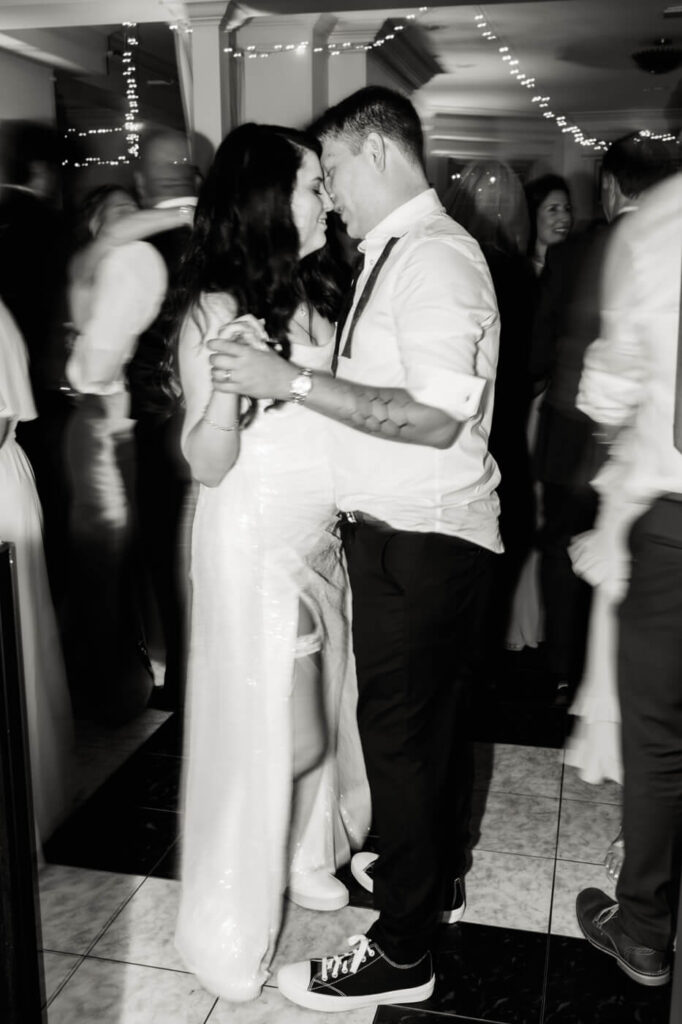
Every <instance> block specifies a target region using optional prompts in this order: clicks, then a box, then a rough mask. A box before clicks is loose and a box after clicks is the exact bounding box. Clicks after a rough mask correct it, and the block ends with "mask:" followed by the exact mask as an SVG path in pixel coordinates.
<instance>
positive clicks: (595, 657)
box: [547, 133, 676, 880]
mask: <svg viewBox="0 0 682 1024" xmlns="http://www.w3.org/2000/svg"><path fill="white" fill-rule="evenodd" d="M675 155H676V153H675V149H674V148H673V147H671V146H670V144H667V143H665V142H663V141H662V140H660V139H651V138H648V137H647V136H646V135H643V134H640V133H632V134H629V135H626V136H624V137H623V138H621V139H618V140H616V141H615V142H613V143H612V144H611V146H610V147H609V149H608V151H607V153H606V154H605V156H604V159H603V162H602V168H601V199H602V207H603V209H604V215H605V217H606V220H607V221H608V224H609V226H608V227H607V226H606V225H598V226H597V227H596V228H594V229H593V230H592V231H590V232H589V233H588V235H587V236H586V237H585V240H584V241H582V244H581V245H580V246H578V247H577V249H576V251H577V252H578V253H580V252H581V251H582V250H583V249H585V252H584V265H583V267H582V268H579V270H578V271H577V273H576V274H574V275H573V276H577V287H578V291H576V293H575V294H574V295H573V296H572V299H571V304H570V305H569V306H568V307H567V318H566V325H567V327H572V328H573V335H572V337H571V336H570V335H568V334H567V335H566V336H565V337H564V336H562V337H559V338H558V339H557V350H556V356H555V359H554V361H555V365H556V370H555V373H554V375H553V379H554V380H556V381H557V383H558V384H560V383H561V378H562V377H564V378H568V377H569V374H571V382H572V383H573V381H575V378H576V377H577V376H578V375H579V373H580V370H581V365H582V361H583V357H584V350H585V347H586V344H585V342H590V340H594V338H596V337H598V334H599V303H600V292H599V286H600V281H601V274H602V266H603V259H604V255H605V253H606V247H607V243H608V241H609V239H610V238H611V237H612V233H613V231H614V230H615V228H616V226H617V224H618V223H619V222H620V219H621V217H623V216H624V215H626V214H629V213H631V212H632V211H634V210H636V209H637V207H638V205H639V203H640V199H641V198H643V197H644V195H645V194H646V190H647V189H648V188H650V187H651V186H652V185H654V184H656V183H657V182H658V181H659V180H661V179H663V178H664V177H666V176H668V175H669V174H671V173H673V172H674V170H675V163H674V157H675ZM586 243H589V244H586ZM567 245H568V246H570V245H571V243H570V242H569V243H567ZM590 336H591V337H590ZM572 340H574V341H575V343H576V345H577V350H576V351H575V352H574V353H572V352H571V350H570V349H569V350H568V352H566V353H565V354H564V353H563V351H562V348H563V345H564V343H568V344H570V343H571V341H572ZM572 355H573V356H574V358H573V359H572V360H571V356H572ZM571 362H572V363H573V366H571ZM564 364H566V365H567V369H566V370H564V369H563V366H564ZM553 394H554V388H553V386H552V385H550V389H549V394H548V401H549V398H550V396H553ZM570 394H571V398H572V405H573V412H571V407H570V406H569V407H567V408H565V411H564V410H562V409H561V407H560V406H557V408H556V410H552V412H551V413H550V415H549V419H548V421H547V423H548V424H549V425H550V426H551V424H552V422H553V421H555V422H556V432H557V435H558V436H559V437H560V438H561V437H562V436H563V437H564V449H563V452H562V451H558V452H556V456H555V464H558V461H559V459H560V457H561V455H562V454H563V455H564V457H567V454H568V453H575V456H574V458H573V460H572V465H573V467H574V477H573V480H574V481H575V482H576V483H579V482H581V481H586V480H592V485H593V487H594V488H595V490H596V492H597V493H598V494H599V496H600V499H601V500H600V509H599V515H598V518H597V522H596V524H595V529H594V530H593V531H590V532H589V533H586V534H585V535H584V536H580V537H579V538H578V539H577V540H576V541H574V542H573V544H572V545H571V548H570V554H571V558H572V560H573V569H574V571H575V572H576V573H578V574H579V575H580V576H582V577H583V578H584V579H585V580H587V582H588V583H589V584H590V585H591V586H593V587H594V588H595V589H594V593H593V598H592V611H591V615H590V628H589V638H588V644H587V660H586V665H585V671H584V674H583V678H582V682H581V685H580V688H579V690H578V693H577V695H576V699H575V701H574V702H573V705H572V707H571V713H572V714H573V715H575V716H576V721H575V723H574V727H573V731H572V734H571V737H570V740H569V743H568V748H567V751H566V760H567V762H568V763H569V764H572V765H574V766H575V767H577V768H578V770H579V771H580V773H581V776H582V778H583V779H584V780H585V781H586V782H592V783H599V782H602V781H603V780H604V779H605V778H606V779H613V780H615V781H616V782H621V781H622V762H621V752H620V725H619V722H620V714H619V710H618V699H617V694H616V664H615V661H616V635H615V627H616V608H617V604H618V603H619V601H620V600H621V599H622V597H623V595H624V592H625V588H626V587H627V579H628V573H629V564H628V558H627V557H626V542H625V538H626V535H627V531H628V530H629V528H630V526H631V524H632V519H633V516H635V515H637V514H638V505H637V504H632V503H628V502H625V501H624V500H623V490H622V486H621V484H622V480H623V479H624V477H626V476H627V474H628V473H629V465H628V462H627V461H623V460H622V459H621V457H620V455H621V445H618V446H615V447H614V449H612V451H611V452H610V454H609V458H608V462H607V464H606V465H604V467H603V469H602V470H601V471H600V472H599V474H598V475H597V476H596V477H595V478H594V479H592V474H593V472H594V471H595V470H596V468H597V466H598V464H599V462H600V461H601V459H600V458H599V457H598V456H597V451H598V450H601V452H602V458H603V456H604V455H605V454H606V453H607V452H608V446H604V445H603V444H601V445H599V446H597V444H596V438H594V436H593V424H592V422H591V421H590V420H587V419H586V418H583V419H582V420H581V418H580V417H581V413H580V411H579V410H578V409H577V408H575V400H576V398H577V386H576V387H575V388H572V389H571V392H570ZM571 428H572V431H573V433H571ZM553 443H554V439H553V438H552V437H551V435H550V437H549V439H548V444H550V445H551V444H553ZM566 585H567V586H571V583H570V581H568V580H567V584H566ZM576 642H582V638H581V637H578V638H576ZM619 845H620V843H619V841H616V849H614V850H612V851H611V854H610V857H609V859H610V862H611V863H610V864H609V867H610V874H611V876H612V877H613V878H614V880H616V878H617V874H618V870H619V869H620V860H621V859H622V855H621V856H618V855H617V847H618V846H619Z"/></svg>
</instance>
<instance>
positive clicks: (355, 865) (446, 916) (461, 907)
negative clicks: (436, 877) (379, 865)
mask: <svg viewBox="0 0 682 1024" xmlns="http://www.w3.org/2000/svg"><path fill="white" fill-rule="evenodd" d="M377 859H378V854H376V853H370V852H369V850H362V851H361V852H360V853H356V854H355V855H354V856H353V858H352V859H351V862H350V870H351V874H352V876H353V878H354V879H355V881H356V882H358V883H359V884H360V885H361V886H362V888H363V889H366V890H367V892H374V865H375V864H376V862H377ZM448 902H449V906H446V909H445V910H444V911H443V912H442V914H441V915H440V921H441V924H457V922H458V921H461V920H462V918H463V917H464V911H465V910H466V908H467V900H466V888H465V886H464V879H463V878H461V877H460V878H455V880H454V882H453V883H452V895H451V897H450V900H449V901H448Z"/></svg>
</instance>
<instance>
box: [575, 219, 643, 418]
mask: <svg viewBox="0 0 682 1024" xmlns="http://www.w3.org/2000/svg"><path fill="white" fill-rule="evenodd" d="M626 226H629V225H628V224H627V222H626V223H625V224H624V225H623V227H624V228H625V227H626ZM639 307H640V303H639V300H638V297H637V288H636V277H635V275H634V263H633V258H632V251H631V247H630V244H629V241H628V232H627V231H621V232H616V233H615V234H614V236H613V238H612V239H611V242H610V244H609V248H608V251H607V254H606V260H605V264H604V276H603V279H602V291H601V316H600V325H599V337H598V338H597V339H596V340H595V341H593V342H592V344H591V345H590V346H589V347H588V349H587V351H586V353H585V359H584V362H583V372H582V376H581V378H580V387H579V390H578V400H577V406H578V408H579V409H580V410H581V411H582V412H584V413H585V414H586V415H587V416H589V417H590V419H592V420H594V421H595V422H596V423H604V424H608V425H611V426H621V425H623V424H624V423H627V422H628V421H629V420H630V419H631V418H632V416H633V415H634V414H635V412H636V410H637V407H638V405H639V402H640V396H641V387H642V381H643V379H644V376H645V372H646V366H645V363H644V359H645V349H644V346H643V345H642V340H641V337H640V323H639V321H640V309H639Z"/></svg>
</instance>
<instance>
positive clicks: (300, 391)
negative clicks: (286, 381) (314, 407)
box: [289, 373, 313, 402]
mask: <svg viewBox="0 0 682 1024" xmlns="http://www.w3.org/2000/svg"><path fill="white" fill-rule="evenodd" d="M312 386H313V382H312V379H311V378H310V376H309V375H308V374H304V373H299V375H298V377H294V379H293V380H292V382H291V384H290V385H289V390H290V392H291V397H292V398H293V400H294V401H295V402H296V401H298V402H301V401H302V400H303V399H304V398H306V397H307V396H308V394H309V392H310V389H311V387H312Z"/></svg>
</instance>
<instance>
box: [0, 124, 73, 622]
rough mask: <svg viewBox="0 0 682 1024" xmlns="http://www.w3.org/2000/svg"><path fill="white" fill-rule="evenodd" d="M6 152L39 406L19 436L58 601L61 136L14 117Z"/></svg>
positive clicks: (2, 249)
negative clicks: (41, 518)
mask: <svg viewBox="0 0 682 1024" xmlns="http://www.w3.org/2000/svg"><path fill="white" fill-rule="evenodd" d="M0 153H1V155H2V172H1V177H0V182H1V183H2V184H1V187H0V298H1V299H2V300H3V301H4V302H5V304H6V306H7V308H8V309H9V311H10V312H11V314H12V316H13V317H14V319H15V321H16V323H17V325H18V327H19V330H20V332H21V334H22V336H23V338H24V341H25V343H26V347H27V348H28V355H29V373H30V379H31V386H32V389H33V394H34V398H35V403H36V409H37V414H38V415H37V418H35V419H33V420H31V421H30V422H24V423H20V424H19V426H18V428H17V436H18V439H19V441H20V443H21V445H22V447H23V448H24V450H25V451H26V454H27V455H28V457H29V459H30V462H31V465H32V467H33V471H34V473H35V477H36V485H37V487H38V494H39V496H40V501H41V504H42V507H43V512H44V516H45V523H44V528H45V554H46V557H47V566H48V572H49V575H50V584H51V586H52V592H53V596H54V599H55V602H56V603H57V607H58V609H59V606H60V604H61V600H62V597H63V594H64V588H65V584H66V575H67V574H66V559H65V554H66V526H67V516H68V488H67V486H66V480H65V472H64V463H63V432H64V427H65V424H66V420H67V418H68V413H69V406H68V401H67V398H66V396H65V393H64V391H63V390H61V387H62V384H63V376H64V362H65V359H66V346H65V336H64V331H63V329H62V323H63V321H64V319H65V316H64V293H65V285H66V278H65V267H66V236H65V231H64V226H63V221H62V217H61V215H60V214H59V212H58V210H57V209H56V202H57V199H58V186H59V179H58V166H59V142H58V136H57V133H56V132H55V131H54V130H53V129H52V128H50V127H48V126H47V125H43V124H34V123H31V122H26V121H7V122H5V123H4V125H3V126H2V129H1V130H0Z"/></svg>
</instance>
